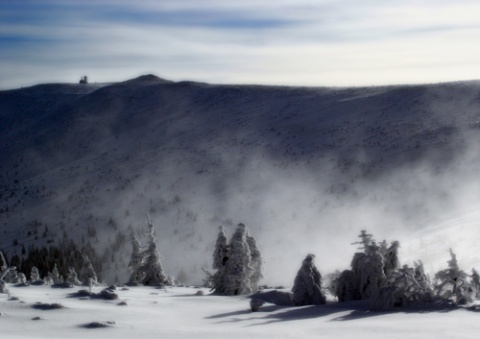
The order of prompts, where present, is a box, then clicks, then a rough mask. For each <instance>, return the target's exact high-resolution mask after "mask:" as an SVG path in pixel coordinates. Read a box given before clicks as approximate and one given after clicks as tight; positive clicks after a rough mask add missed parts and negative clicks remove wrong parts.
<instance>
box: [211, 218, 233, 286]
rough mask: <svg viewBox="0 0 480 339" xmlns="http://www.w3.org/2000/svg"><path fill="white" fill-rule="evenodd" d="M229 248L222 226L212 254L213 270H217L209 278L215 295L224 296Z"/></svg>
mask: <svg viewBox="0 0 480 339" xmlns="http://www.w3.org/2000/svg"><path fill="white" fill-rule="evenodd" d="M228 252H229V246H228V243H227V236H226V234H225V230H224V228H223V226H220V227H219V231H218V236H217V241H216V242H215V250H214V252H213V268H214V269H216V270H217V272H215V274H213V275H212V276H211V283H212V289H213V290H214V292H215V293H216V294H224V293H225V291H224V287H225V275H226V263H227V260H228Z"/></svg>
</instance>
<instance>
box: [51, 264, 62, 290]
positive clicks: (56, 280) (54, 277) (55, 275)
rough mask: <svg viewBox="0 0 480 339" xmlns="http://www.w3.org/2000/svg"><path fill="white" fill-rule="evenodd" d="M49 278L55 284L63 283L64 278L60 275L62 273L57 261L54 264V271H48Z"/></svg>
mask: <svg viewBox="0 0 480 339" xmlns="http://www.w3.org/2000/svg"><path fill="white" fill-rule="evenodd" d="M48 278H49V280H50V281H51V283H52V284H54V285H59V284H63V278H62V277H61V276H60V273H59V272H58V268H57V264H56V263H55V265H54V266H53V270H52V272H50V273H48Z"/></svg>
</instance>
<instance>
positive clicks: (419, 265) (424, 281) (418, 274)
mask: <svg viewBox="0 0 480 339" xmlns="http://www.w3.org/2000/svg"><path fill="white" fill-rule="evenodd" d="M414 265H415V280H416V281H417V282H418V283H419V284H420V286H422V288H424V289H425V290H427V291H430V292H433V286H432V283H431V281H430V277H429V276H428V275H427V274H426V273H425V269H424V268H423V262H422V261H421V260H419V261H415V262H414Z"/></svg>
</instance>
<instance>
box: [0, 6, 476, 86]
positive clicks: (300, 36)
mask: <svg viewBox="0 0 480 339" xmlns="http://www.w3.org/2000/svg"><path fill="white" fill-rule="evenodd" d="M22 4H23V5H22V6H20V5H19V4H18V2H14V1H3V2H2V3H1V4H0V6H1V9H2V11H1V12H0V18H1V24H0V46H1V48H0V79H1V80H0V88H2V89H4V88H12V87H17V86H24V85H29V84H33V83H36V82H49V81H62V82H72V81H76V80H77V78H79V77H80V75H83V74H88V75H89V76H90V77H91V78H92V79H96V80H97V81H101V82H103V81H118V80H123V79H127V78H129V77H133V76H137V75H139V74H144V73H146V72H153V73H156V74H158V75H159V76H163V77H167V78H171V79H173V80H180V79H192V80H199V81H207V82H221V83H261V84H292V85H339V86H348V85H371V84H390V83H416V82H437V81H448V80H462V79H473V78H480V47H478V43H477V40H478V36H480V15H478V14H479V13H480V4H477V3H476V2H473V1H469V0H464V1H458V2H456V3H447V2H433V1H410V0H407V1H389V2H388V3H385V2H381V1H377V0H370V1H365V2H362V3H361V4H359V3H358V2H353V1H336V2H333V1H308V0H302V1H296V2H291V1H280V2H276V3H275V4H272V3H271V2H269V1H246V2H242V3H241V4H240V3H232V2H228V3H225V2H219V1H214V0H208V1H202V2H201V4H199V2H198V1H188V0H182V1H178V0H177V1H161V2H158V1H144V2H141V3H139V4H137V3H135V4H133V3H131V2H129V1H115V2H112V1H93V2H75V1H71V2H68V3H65V2H59V1H45V2H38V1H25V2H22ZM200 5H201V6H200ZM11 67H13V68H14V69H15V70H16V72H12V71H10V68H11ZM72 70H74V71H75V72H79V73H78V74H76V75H75V78H73V79H72V78H71V76H72V75H71V74H72V72H71V71H72ZM29 79H30V80H29Z"/></svg>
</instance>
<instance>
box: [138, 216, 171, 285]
mask: <svg viewBox="0 0 480 339" xmlns="http://www.w3.org/2000/svg"><path fill="white" fill-rule="evenodd" d="M147 223H148V230H149V231H148V246H147V249H146V250H145V252H144V253H143V256H144V263H143V265H142V267H141V268H140V274H141V275H142V277H143V278H142V283H143V284H144V285H147V286H163V285H167V284H169V282H168V280H167V276H166V275H165V273H164V272H163V268H162V262H161V260H160V254H159V253H158V250H157V244H156V240H157V237H156V236H155V229H154V227H153V224H152V222H151V220H150V217H148V220H147Z"/></svg>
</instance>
